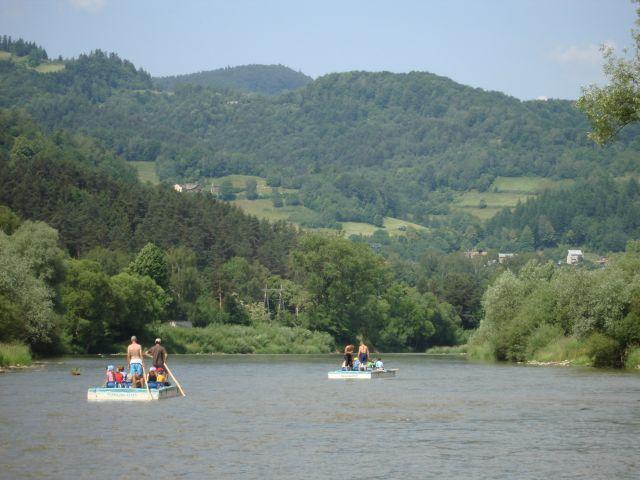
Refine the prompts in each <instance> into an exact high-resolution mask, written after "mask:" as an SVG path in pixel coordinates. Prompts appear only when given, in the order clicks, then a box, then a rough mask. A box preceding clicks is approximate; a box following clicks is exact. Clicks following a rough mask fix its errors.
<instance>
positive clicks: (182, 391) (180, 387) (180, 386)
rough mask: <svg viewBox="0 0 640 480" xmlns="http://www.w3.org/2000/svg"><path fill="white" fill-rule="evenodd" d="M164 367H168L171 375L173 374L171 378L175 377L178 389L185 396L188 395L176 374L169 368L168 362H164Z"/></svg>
mask: <svg viewBox="0 0 640 480" xmlns="http://www.w3.org/2000/svg"><path fill="white" fill-rule="evenodd" d="M164 368H166V369H167V372H168V373H169V375H171V378H173V381H174V382H176V386H177V387H178V390H180V393H181V394H182V396H183V397H186V396H187V394H186V393H184V390H183V389H182V385H180V382H179V381H178V379H177V378H176V376H175V375H174V374H173V373H172V372H171V370H170V369H169V365H167V364H166V363H165V364H164Z"/></svg>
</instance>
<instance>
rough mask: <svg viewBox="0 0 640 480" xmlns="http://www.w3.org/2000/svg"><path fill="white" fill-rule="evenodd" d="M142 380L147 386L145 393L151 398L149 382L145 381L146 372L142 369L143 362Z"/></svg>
mask: <svg viewBox="0 0 640 480" xmlns="http://www.w3.org/2000/svg"><path fill="white" fill-rule="evenodd" d="M142 381H143V382H144V385H145V386H146V387H147V393H148V394H149V398H150V399H151V400H153V395H151V390H149V382H148V381H147V373H146V372H145V371H144V363H143V364H142Z"/></svg>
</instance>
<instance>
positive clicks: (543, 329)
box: [527, 324, 564, 359]
mask: <svg viewBox="0 0 640 480" xmlns="http://www.w3.org/2000/svg"><path fill="white" fill-rule="evenodd" d="M563 333H564V332H563V331H562V328H560V326H558V325H548V324H543V325H540V326H539V327H538V328H536V329H535V330H534V331H533V332H532V333H531V336H530V337H529V339H528V340H527V358H528V359H531V358H533V356H534V355H535V353H536V352H537V351H539V350H542V349H543V348H544V347H546V346H548V345H549V344H550V343H551V342H553V341H555V340H558V339H559V338H561V337H563Z"/></svg>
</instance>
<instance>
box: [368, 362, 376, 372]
mask: <svg viewBox="0 0 640 480" xmlns="http://www.w3.org/2000/svg"><path fill="white" fill-rule="evenodd" d="M375 366H376V364H375V362H374V361H373V360H369V361H368V362H367V370H373V368H374V367H375Z"/></svg>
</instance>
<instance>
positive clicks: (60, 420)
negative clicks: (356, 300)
mask: <svg viewBox="0 0 640 480" xmlns="http://www.w3.org/2000/svg"><path fill="white" fill-rule="evenodd" d="M170 360H171V361H170V365H171V369H172V371H173V372H174V374H176V376H177V377H178V380H180V382H181V384H182V386H183V387H184V389H185V391H186V392H187V397H185V398H172V399H167V400H163V401H159V402H149V403H131V404H126V403H88V402H87V401H86V390H87V388H88V387H90V386H94V385H97V384H98V383H99V382H100V381H101V380H102V371H103V368H104V367H105V366H106V364H107V362H109V363H117V361H113V360H109V359H108V358H104V359H100V358H65V359H60V360H54V361H52V362H51V363H46V364H44V365H41V366H37V367H36V368H34V369H30V370H22V371H13V372H10V373H6V374H2V375H0V478H7V479H14V478H91V479H94V480H95V479H99V478H132V479H133V478H136V479H140V478H141V477H147V476H151V477H155V478H172V477H178V478H251V479H253V478H261V479H265V478H266V479H270V478H295V479H315V478H318V479H326V478H329V479H332V478H361V479H367V480H370V479H394V478H402V479H413V478H416V479H423V478H445V479H451V478H473V479H484V478H487V479H489V478H491V479H498V478H504V479H543V478H554V479H559V478H576V479H577V478H602V479H605V478H606V479H609V480H612V479H624V478H629V479H631V478H633V479H637V478H640V450H639V448H638V441H639V439H640V375H637V374H633V373H625V372H618V371H599V370H595V369H587V368H585V369H579V368H561V367H557V368H553V367H548V368H541V367H528V366H521V365H508V364H487V363H474V362H469V361H467V360H465V359H461V358H452V357H433V356H420V355H406V356H403V355H398V356H393V355H390V356H385V358H384V360H385V363H386V365H387V366H388V367H395V368H399V369H400V371H399V373H398V377H396V378H393V379H376V380H361V381H357V380H347V381H345V380H328V379H327V371H329V370H333V369H335V366H336V365H338V363H339V359H338V357H336V356H278V355H274V356H240V355H238V356H235V355H221V356H172V357H171V358H170ZM73 367H78V368H80V369H81V371H82V375H81V376H75V377H74V376H72V375H70V373H69V372H70V369H71V368H73Z"/></svg>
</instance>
